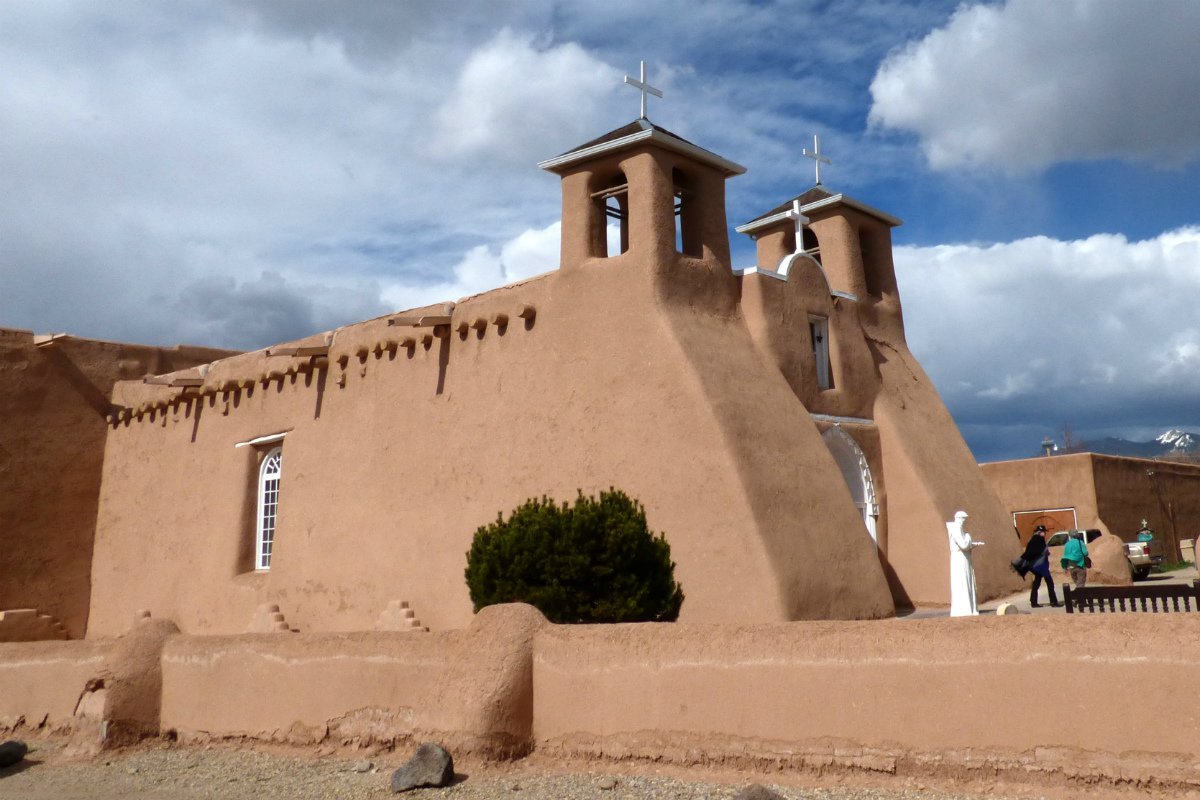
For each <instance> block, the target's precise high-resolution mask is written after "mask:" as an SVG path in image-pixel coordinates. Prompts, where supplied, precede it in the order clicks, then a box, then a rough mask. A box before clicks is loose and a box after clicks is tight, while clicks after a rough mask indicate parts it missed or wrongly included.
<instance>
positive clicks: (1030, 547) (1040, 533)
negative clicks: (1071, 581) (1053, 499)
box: [1021, 525, 1059, 608]
mask: <svg viewBox="0 0 1200 800" xmlns="http://www.w3.org/2000/svg"><path fill="white" fill-rule="evenodd" d="M1021 558H1022V559H1024V561H1025V563H1026V564H1028V565H1029V571H1030V572H1032V573H1033V589H1031V590H1030V592H1029V605H1031V606H1032V607H1034V608H1039V607H1040V606H1041V604H1040V603H1038V589H1040V588H1042V581H1045V582H1046V591H1047V592H1049V594H1050V605H1052V606H1054V607H1055V608H1057V607H1058V605H1059V603H1058V595H1057V594H1056V593H1055V591H1054V578H1052V577H1050V550H1049V548H1047V547H1046V526H1045V525H1038V526H1037V527H1036V528H1034V529H1033V536H1030V537H1029V543H1028V544H1026V545H1025V552H1024V553H1022V554H1021ZM1021 577H1024V576H1021Z"/></svg>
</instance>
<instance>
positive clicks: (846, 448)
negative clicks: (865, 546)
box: [821, 425, 879, 547]
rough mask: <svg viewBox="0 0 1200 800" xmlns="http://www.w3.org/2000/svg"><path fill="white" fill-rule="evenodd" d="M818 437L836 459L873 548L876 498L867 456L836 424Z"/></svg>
mask: <svg viewBox="0 0 1200 800" xmlns="http://www.w3.org/2000/svg"><path fill="white" fill-rule="evenodd" d="M821 439H822V440H823V441H824V442H825V446H826V447H828V448H829V452H830V453H831V454H832V455H833V460H834V461H836V462H837V465H838V469H839V470H840V471H841V473H842V479H843V480H844V481H845V482H846V488H848V489H849V490H850V497H851V498H852V499H853V500H854V504H855V505H856V506H857V507H858V511H859V513H860V514H862V520H863V525H864V526H865V527H866V529H867V533H869V534H870V535H871V541H872V542H874V543H875V547H879V533H878V522H879V504H878V503H877V502H876V499H875V481H874V479H872V477H871V465H870V464H869V463H868V462H867V457H866V456H865V455H864V454H863V451H862V448H861V447H859V446H858V442H856V441H854V438H853V437H851V436H850V434H848V433H846V432H845V431H844V430H842V429H841V428H840V427H839V426H837V425H834V426H833V427H832V428H829V429H828V430H827V431H825V432H824V433H822V434H821Z"/></svg>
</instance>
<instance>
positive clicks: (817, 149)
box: [800, 133, 833, 185]
mask: <svg viewBox="0 0 1200 800" xmlns="http://www.w3.org/2000/svg"><path fill="white" fill-rule="evenodd" d="M800 153H801V154H802V155H805V156H808V157H809V158H811V159H812V160H813V161H815V162H816V164H817V185H820V183H821V165H822V164H832V163H833V162H832V161H830V160H829V159H828V158H826V157H825V156H823V155H821V140H820V139H818V138H817V135H816V134H815V133H814V134H813V149H812V152H811V153H810V152H809V151H808V150H801V151H800Z"/></svg>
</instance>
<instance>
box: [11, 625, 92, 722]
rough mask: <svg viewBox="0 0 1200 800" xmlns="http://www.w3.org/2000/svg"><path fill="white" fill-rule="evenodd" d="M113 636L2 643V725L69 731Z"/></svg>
mask: <svg viewBox="0 0 1200 800" xmlns="http://www.w3.org/2000/svg"><path fill="white" fill-rule="evenodd" d="M113 647H114V643H113V641H112V640H105V641H99V642H97V641H82V642H81V641H74V642H10V643H5V644H0V729H4V730H13V729H16V728H21V727H25V728H40V727H45V728H48V729H51V730H67V729H70V728H72V727H74V725H75V723H76V709H77V707H78V705H79V702H80V699H81V698H82V697H83V696H84V694H85V693H86V687H87V684H88V681H89V680H91V679H92V678H95V677H97V676H98V675H100V674H101V673H102V672H103V668H104V665H105V663H106V662H107V660H108V658H109V657H110V655H111V653H112V651H113Z"/></svg>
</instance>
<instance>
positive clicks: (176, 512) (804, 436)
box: [9, 116, 1020, 638]
mask: <svg viewBox="0 0 1200 800" xmlns="http://www.w3.org/2000/svg"><path fill="white" fill-rule="evenodd" d="M541 166H542V167H543V168H544V169H546V170H548V171H549V172H551V173H553V174H555V175H557V176H558V177H559V178H560V179H561V184H562V248H561V260H560V263H559V266H558V269H556V270H553V271H551V272H547V273H545V274H543V275H540V276H538V277H535V278H531V279H529V280H525V281H521V282H518V283H514V284H510V285H507V286H503V287H501V288H498V289H495V290H493V291H489V292H485V293H483V294H479V295H475V296H471V297H466V298H462V299H459V300H457V301H455V302H450V301H447V302H445V303H442V304H437V305H433V306H428V307H423V308H417V309H412V310H409V311H405V312H402V313H397V314H392V315H388V316H385V317H380V318H377V319H372V320H368V321H365V322H361V323H357V324H354V325H349V326H346V327H343V328H339V329H337V330H334V331H331V332H326V333H317V334H315V335H313V336H311V337H309V338H306V339H303V340H300V341H294V342H288V343H284V344H280V345H277V346H273V347H269V348H266V349H264V350H259V351H255V352H249V353H242V354H235V355H230V356H228V357H224V358H219V359H218V360H214V361H211V362H209V363H203V364H199V365H197V366H189V368H187V369H178V370H176V371H174V372H167V373H165V374H161V375H156V376H154V377H147V378H144V379H140V380H124V381H119V382H117V383H116V384H115V386H114V388H113V390H112V394H111V405H110V406H109V407H108V408H107V413H106V415H105V416H104V417H103V418H100V417H99V416H98V417H97V423H96V424H98V425H102V426H104V428H105V430H106V441H105V443H104V453H103V468H102V475H101V478H100V482H99V489H98V503H97V505H96V512H95V526H94V546H93V547H92V550H91V582H90V603H89V606H88V618H87V622H86V633H87V636H88V637H89V638H90V637H98V636H109V635H116V634H119V633H122V632H123V631H125V630H127V629H128V628H129V626H130V625H131V623H132V621H133V620H134V619H136V618H137V617H138V616H139V615H143V616H144V615H145V613H147V612H148V613H149V614H150V615H151V616H152V617H154V618H161V619H169V620H171V621H173V622H175V623H176V624H177V625H178V626H179V628H180V629H181V630H182V631H183V632H185V633H194V634H217V633H239V632H245V631H249V630H272V629H277V630H284V629H291V630H301V631H349V630H367V629H381V628H382V629H398V628H404V627H427V628H430V629H434V630H444V629H447V628H461V627H465V626H466V625H467V624H468V623H469V621H470V620H471V617H472V608H471V602H470V599H469V597H468V595H467V588H466V582H465V580H464V577H463V571H464V568H465V565H466V560H465V554H466V551H467V550H468V548H469V546H470V542H471V538H472V535H473V533H474V531H475V530H476V528H478V527H479V526H480V525H483V524H486V523H488V522H491V521H493V520H494V519H495V518H496V515H497V513H498V512H504V513H505V514H506V515H507V513H508V512H509V511H511V510H512V509H513V508H515V507H516V506H517V505H519V504H520V503H521V502H523V501H524V500H526V499H527V498H530V497H540V496H542V495H547V496H550V497H552V498H556V499H559V500H570V499H572V498H574V496H575V494H576V491H577V490H583V491H584V492H585V493H595V492H597V491H599V490H601V489H606V488H608V487H610V486H615V487H618V488H620V489H623V490H624V491H626V492H627V493H629V494H630V495H631V496H632V497H635V498H637V499H638V500H640V501H641V502H642V503H643V504H644V506H645V508H646V512H647V517H648V520H649V523H650V526H651V528H652V529H653V530H655V531H659V532H662V533H663V534H665V536H666V538H667V540H668V541H669V542H670V545H671V553H672V558H673V559H674V560H675V562H676V564H677V566H676V578H677V579H678V580H679V581H680V583H681V584H682V586H683V590H684V592H685V595H686V599H685V601H684V604H683V608H682V613H681V616H680V619H681V620H684V621H702V622H765V621H781V620H798V619H873V618H881V617H887V616H891V615H893V614H894V613H895V609H896V608H897V607H898V606H911V605H939V604H940V605H946V604H948V603H949V599H950V598H949V548H948V544H947V538H946V527H945V522H946V520H948V519H951V518H952V517H953V515H954V513H955V511H957V510H959V509H965V510H966V511H968V513H969V514H970V519H969V521H968V525H967V528H968V530H970V532H971V533H972V534H973V536H974V537H975V538H976V539H978V540H983V541H985V542H988V543H989V544H993V546H991V547H983V548H979V549H977V550H976V551H975V553H974V560H975V570H976V575H977V583H978V588H979V595H980V600H981V601H982V600H987V599H990V598H994V597H996V596H999V595H1002V594H1006V593H1008V592H1012V591H1016V590H1017V589H1019V587H1020V581H1019V579H1018V578H1016V576H1015V575H1014V574H1012V573H1011V572H1010V571H1009V569H1008V561H1009V559H1010V558H1011V557H1012V555H1013V553H1012V552H1011V551H1012V550H1013V549H1014V547H1015V542H1016V540H1015V537H1014V536H1013V530H1012V524H1011V521H1010V520H1009V519H1008V515H1007V513H1006V510H1005V509H1004V507H1003V506H1002V505H1001V504H1000V502H999V500H998V499H997V497H996V495H995V494H994V493H993V492H992V490H991V489H990V488H989V486H988V484H987V483H986V481H985V480H984V477H983V475H982V473H981V472H980V470H979V468H978V467H977V465H976V463H975V460H974V458H973V457H972V455H971V452H970V451H969V449H968V448H967V446H966V444H965V442H964V441H963V439H962V437H961V435H960V434H959V432H958V430H957V428H956V426H955V424H954V422H953V420H952V419H951V417H950V414H949V413H948V411H947V410H946V408H945V406H944V405H943V403H942V401H941V399H940V398H939V396H938V394H937V392H936V391H935V389H934V387H933V385H932V383H931V382H930V380H929V378H928V377H927V376H926V375H925V373H924V372H923V371H922V369H921V367H920V365H919V364H918V363H917V361H916V359H915V358H914V357H913V355H912V354H911V353H910V352H909V350H908V347H907V345H906V343H905V336H904V325H903V317H902V313H901V304H900V297H899V293H898V290H897V285H896V277H895V272H894V269H893V264H892V250H891V228H892V227H894V226H896V225H899V224H900V221H899V220H897V219H896V218H894V217H892V216H890V215H888V214H887V213H884V212H882V211H879V210H877V209H874V208H872V207H870V206H868V205H866V204H864V203H861V202H859V201H857V200H854V199H852V198H850V197H848V196H846V195H842V194H837V193H834V192H830V191H828V190H826V189H825V188H824V187H823V186H821V185H820V184H819V183H818V185H817V186H815V187H814V188H812V189H810V190H808V191H806V192H804V193H803V194H801V195H799V196H798V197H795V198H792V199H789V200H787V201H786V202H784V203H782V204H781V205H780V206H779V207H778V208H775V209H772V210H771V211H768V212H767V213H765V214H763V215H762V216H760V217H758V218H756V219H754V220H751V221H750V222H747V223H746V224H744V225H741V226H740V227H738V228H737V231H738V232H739V233H741V234H746V235H749V236H751V237H753V238H754V239H755V241H756V242H757V254H758V255H757V264H756V265H755V266H753V267H749V268H745V269H734V268H733V266H732V264H731V262H730V246H729V229H728V225H727V221H726V212H725V181H726V180H727V179H729V178H732V177H735V176H737V175H739V174H741V173H743V172H744V171H745V170H744V168H743V167H741V166H739V165H738V164H736V163H733V162H732V161H729V160H727V159H725V158H723V157H721V156H719V155H717V154H715V153H712V152H710V151H708V150H705V149H704V148H702V147H699V146H697V145H695V144H693V143H691V142H689V141H686V140H685V139H682V138H680V137H679V136H676V135H674V134H672V133H671V132H669V131H667V130H664V129H663V128H661V127H658V126H656V125H653V124H651V123H650V122H649V121H648V120H647V119H646V118H645V117H644V116H643V117H642V118H639V119H638V120H636V121H634V122H632V123H631V124H629V125H626V126H624V127H622V128H619V129H617V130H614V131H612V132H610V133H608V134H605V135H604V136H601V137H600V138H598V139H594V140H592V141H590V142H587V143H586V144H583V145H581V146H579V147H577V148H575V149H573V150H571V151H570V152H567V153H564V154H562V155H560V156H558V157H555V158H552V159H550V160H548V161H545V162H543V163H542V164H541ZM610 221H612V223H613V224H615V225H618V226H619V229H620V236H619V246H614V247H613V248H612V249H611V250H610V249H609V245H608V237H607V235H606V232H607V228H608V225H609V224H610ZM43 535H45V534H43ZM9 601H10V602H12V601H13V598H9Z"/></svg>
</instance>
